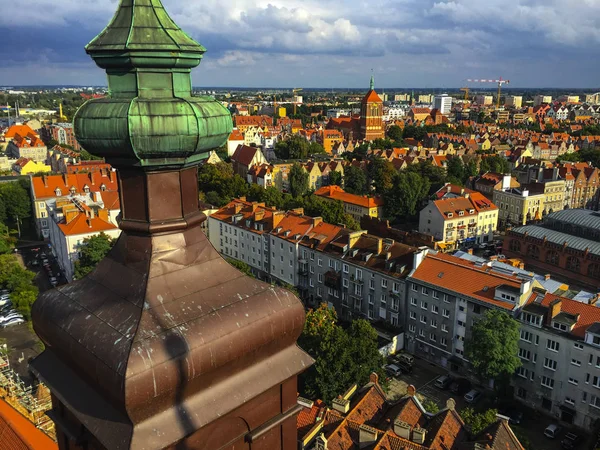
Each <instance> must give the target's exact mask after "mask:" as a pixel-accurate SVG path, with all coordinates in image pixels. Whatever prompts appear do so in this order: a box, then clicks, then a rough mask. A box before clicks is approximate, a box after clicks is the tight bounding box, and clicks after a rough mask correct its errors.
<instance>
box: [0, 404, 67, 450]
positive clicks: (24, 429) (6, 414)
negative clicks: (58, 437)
mask: <svg viewBox="0 0 600 450" xmlns="http://www.w3.org/2000/svg"><path fill="white" fill-rule="evenodd" d="M0 441H1V442H2V445H1V447H2V448H3V449H10V450H54V449H57V450H58V445H57V444H56V442H54V441H53V440H52V439H50V438H49V437H48V436H47V435H46V434H45V433H44V432H43V431H41V430H39V429H38V428H36V427H35V425H33V423H31V422H30V421H29V420H27V419H26V418H25V417H23V416H22V415H21V414H20V413H19V412H18V411H17V410H15V409H14V408H13V407H12V406H10V405H9V404H8V403H6V402H5V401H4V400H0Z"/></svg>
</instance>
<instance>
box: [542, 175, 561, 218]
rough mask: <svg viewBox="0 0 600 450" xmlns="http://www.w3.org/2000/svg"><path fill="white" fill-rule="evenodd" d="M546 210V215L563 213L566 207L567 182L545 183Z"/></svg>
mask: <svg viewBox="0 0 600 450" xmlns="http://www.w3.org/2000/svg"><path fill="white" fill-rule="evenodd" d="M543 184H544V209H543V210H542V211H545V213H546V214H550V213H552V212H555V211H562V210H563V209H564V206H565V201H564V199H565V190H566V184H565V180H556V181H545V182H544V183H543Z"/></svg>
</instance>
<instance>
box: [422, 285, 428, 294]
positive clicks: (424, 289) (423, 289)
mask: <svg viewBox="0 0 600 450" xmlns="http://www.w3.org/2000/svg"><path fill="white" fill-rule="evenodd" d="M421 293H422V294H423V295H429V291H428V290H427V288H426V287H425V286H423V287H422V288H421Z"/></svg>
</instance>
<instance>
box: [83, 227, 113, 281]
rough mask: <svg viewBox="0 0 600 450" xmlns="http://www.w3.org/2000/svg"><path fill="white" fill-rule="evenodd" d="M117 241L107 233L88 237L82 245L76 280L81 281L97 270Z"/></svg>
mask: <svg viewBox="0 0 600 450" xmlns="http://www.w3.org/2000/svg"><path fill="white" fill-rule="evenodd" d="M114 243H115V241H114V239H112V238H111V237H110V236H108V235H107V234H106V233H100V234H96V235H94V236H90V237H87V238H85V239H84V240H83V242H82V243H81V247H80V249H79V253H80V255H81V256H80V257H79V260H77V261H75V278H77V279H81V278H83V277H85V276H86V275H87V274H88V273H90V272H91V271H92V270H94V269H95V268H96V266H97V265H98V263H99V262H100V261H102V260H103V259H104V257H105V256H106V255H107V254H108V252H109V251H110V249H111V248H112V246H113V245H114Z"/></svg>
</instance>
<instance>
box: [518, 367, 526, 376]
mask: <svg viewBox="0 0 600 450" xmlns="http://www.w3.org/2000/svg"><path fill="white" fill-rule="evenodd" d="M527 374H528V370H527V369H526V368H524V367H519V368H518V369H517V371H516V375H517V376H519V377H523V378H527Z"/></svg>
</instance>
